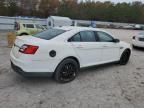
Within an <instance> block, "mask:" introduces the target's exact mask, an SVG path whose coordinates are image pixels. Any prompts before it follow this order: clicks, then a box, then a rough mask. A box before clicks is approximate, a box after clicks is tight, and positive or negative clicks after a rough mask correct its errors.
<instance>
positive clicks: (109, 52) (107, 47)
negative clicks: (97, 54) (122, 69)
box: [97, 31, 120, 63]
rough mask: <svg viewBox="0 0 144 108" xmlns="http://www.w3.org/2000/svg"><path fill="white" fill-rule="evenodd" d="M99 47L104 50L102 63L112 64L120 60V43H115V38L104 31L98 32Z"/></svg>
mask: <svg viewBox="0 0 144 108" xmlns="http://www.w3.org/2000/svg"><path fill="white" fill-rule="evenodd" d="M97 35H98V38H99V45H100V46H101V48H102V62H103V63H107V62H112V61H117V60H119V51H120V46H119V43H115V42H113V40H114V38H113V37H112V36H111V35H109V34H107V33H105V32H102V31H97Z"/></svg>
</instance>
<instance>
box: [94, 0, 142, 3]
mask: <svg viewBox="0 0 144 108" xmlns="http://www.w3.org/2000/svg"><path fill="white" fill-rule="evenodd" d="M93 1H101V2H104V1H111V2H115V3H118V2H120V3H121V2H128V3H129V2H133V1H141V2H144V0H93Z"/></svg>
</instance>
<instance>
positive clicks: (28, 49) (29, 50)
mask: <svg viewBox="0 0 144 108" xmlns="http://www.w3.org/2000/svg"><path fill="white" fill-rule="evenodd" d="M38 48H39V47H38V46H33V45H27V44H24V45H23V46H22V47H21V48H20V49H19V52H21V53H24V54H33V55H34V54H35V53H36V51H37V50H38Z"/></svg>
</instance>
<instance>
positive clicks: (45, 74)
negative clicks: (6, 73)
mask: <svg viewBox="0 0 144 108" xmlns="http://www.w3.org/2000/svg"><path fill="white" fill-rule="evenodd" d="M11 67H12V69H13V70H14V71H15V72H17V73H18V74H20V75H22V76H25V77H52V76H53V72H25V71H23V70H22V69H21V68H20V67H18V66H16V65H15V64H14V63H13V62H12V61H11Z"/></svg>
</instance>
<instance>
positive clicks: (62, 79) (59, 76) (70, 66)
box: [54, 58, 79, 83]
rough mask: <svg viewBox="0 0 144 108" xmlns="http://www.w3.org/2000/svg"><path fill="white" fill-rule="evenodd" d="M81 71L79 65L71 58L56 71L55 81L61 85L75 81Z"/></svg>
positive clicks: (64, 61)
mask: <svg viewBox="0 0 144 108" xmlns="http://www.w3.org/2000/svg"><path fill="white" fill-rule="evenodd" d="M78 71H79V65H78V63H77V62H76V61H75V60H74V59H71V58H68V59H65V60H63V61H62V62H61V63H60V64H59V65H58V67H57V68H56V70H55V74H54V79H55V80H56V81H57V82H59V83H68V82H71V81H73V80H74V79H75V78H76V76H77V73H78Z"/></svg>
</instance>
